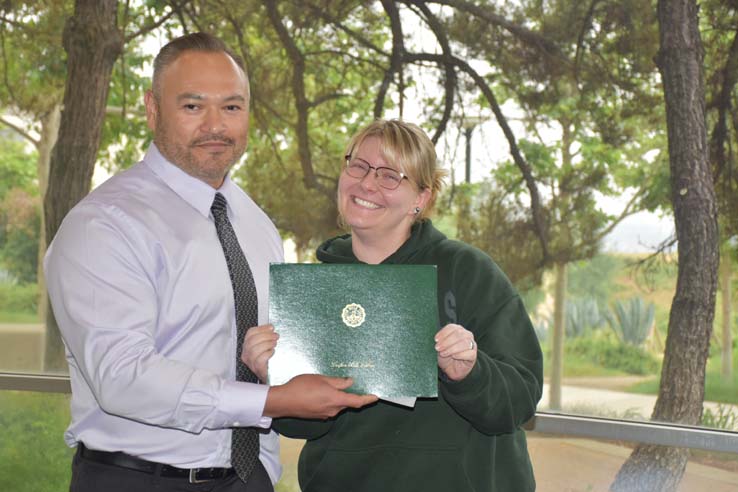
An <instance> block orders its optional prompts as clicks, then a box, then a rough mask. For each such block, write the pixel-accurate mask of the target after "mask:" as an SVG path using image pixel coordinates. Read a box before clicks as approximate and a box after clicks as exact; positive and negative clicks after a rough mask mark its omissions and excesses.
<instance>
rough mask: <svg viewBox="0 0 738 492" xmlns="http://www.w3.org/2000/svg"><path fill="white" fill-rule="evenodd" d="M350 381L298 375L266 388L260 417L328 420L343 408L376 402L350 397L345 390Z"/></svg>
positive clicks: (347, 379) (373, 397)
mask: <svg viewBox="0 0 738 492" xmlns="http://www.w3.org/2000/svg"><path fill="white" fill-rule="evenodd" d="M353 383H354V382H353V380H352V379H351V378H333V377H328V376H321V375H319V374H302V375H300V376H295V377H294V378H292V379H290V380H289V381H288V382H287V383H285V384H282V385H279V386H272V387H271V388H269V393H268V395H267V401H266V405H265V406H264V415H266V416H268V417H273V418H278V417H297V418H304V419H328V418H331V417H335V416H336V415H337V414H338V412H340V411H341V410H343V409H345V408H360V407H363V406H365V405H369V404H370V403H374V402H375V401H377V397H376V396H374V395H354V394H352V393H346V392H345V391H343V390H345V389H346V388H348V387H349V386H351V385H352V384H353Z"/></svg>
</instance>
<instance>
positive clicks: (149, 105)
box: [144, 89, 159, 131]
mask: <svg viewBox="0 0 738 492" xmlns="http://www.w3.org/2000/svg"><path fill="white" fill-rule="evenodd" d="M144 104H145V105H146V124H147V125H148V127H149V129H150V130H151V131H154V130H156V121H157V120H158V119H159V105H158V104H157V102H156V96H154V92H153V91H152V90H151V89H149V90H147V91H146V94H145V95H144Z"/></svg>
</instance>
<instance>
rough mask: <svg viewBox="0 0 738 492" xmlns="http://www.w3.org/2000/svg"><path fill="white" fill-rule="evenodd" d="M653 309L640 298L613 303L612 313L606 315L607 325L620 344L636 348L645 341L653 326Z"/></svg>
mask: <svg viewBox="0 0 738 492" xmlns="http://www.w3.org/2000/svg"><path fill="white" fill-rule="evenodd" d="M654 311H655V307H654V304H653V303H652V302H651V303H648V305H646V303H645V302H644V301H643V299H641V298H640V297H633V298H631V299H629V300H628V301H625V302H623V301H615V304H614V305H613V308H612V311H609V312H607V313H606V315H605V318H606V319H607V323H608V325H610V328H612V330H613V332H614V333H615V334H616V335H617V337H618V338H619V339H620V341H621V342H623V343H625V344H628V345H632V346H634V347H638V346H640V345H642V344H643V342H645V341H646V338H648V335H649V333H650V331H651V327H652V326H653V318H654Z"/></svg>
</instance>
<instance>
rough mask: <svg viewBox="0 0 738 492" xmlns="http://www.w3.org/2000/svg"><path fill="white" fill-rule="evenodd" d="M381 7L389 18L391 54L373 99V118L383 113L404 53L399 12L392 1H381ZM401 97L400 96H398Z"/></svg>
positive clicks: (400, 67) (400, 68)
mask: <svg viewBox="0 0 738 492" xmlns="http://www.w3.org/2000/svg"><path fill="white" fill-rule="evenodd" d="M382 7H384V11H385V12H387V17H389V21H390V28H391V29H392V53H391V55H390V64H389V67H388V68H387V69H386V70H385V71H384V77H383V78H382V83H381V84H379V89H378V90H377V96H376V97H375V98H374V117H375V118H379V117H381V116H382V112H383V111H384V98H385V97H386V96H387V92H388V91H389V86H390V84H391V83H392V79H394V78H395V74H396V73H399V72H400V70H402V56H403V54H404V53H405V45H404V39H403V36H402V21H401V20H400V12H399V11H398V10H397V5H395V2H394V1H393V0H382ZM400 97H402V94H401V95H400Z"/></svg>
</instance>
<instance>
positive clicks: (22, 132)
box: [0, 116, 41, 149]
mask: <svg viewBox="0 0 738 492" xmlns="http://www.w3.org/2000/svg"><path fill="white" fill-rule="evenodd" d="M0 123H2V124H3V125H5V126H7V127H8V128H10V129H11V130H13V131H14V132H15V133H17V134H18V135H20V136H21V137H23V138H24V139H26V140H28V141H29V142H31V143H32V144H33V145H34V147H36V149H38V146H39V144H40V143H41V141H40V140H38V139H35V138H33V136H32V135H31V134H30V133H28V132H27V131H26V130H24V129H23V128H21V127H20V126H18V125H16V124H14V123H12V122H11V121H10V120H7V119H5V118H4V117H3V116H0Z"/></svg>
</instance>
